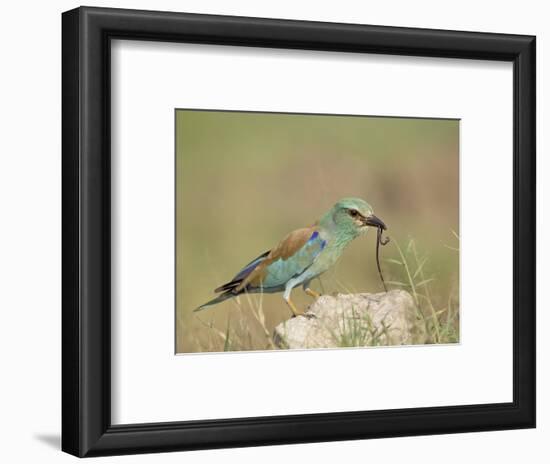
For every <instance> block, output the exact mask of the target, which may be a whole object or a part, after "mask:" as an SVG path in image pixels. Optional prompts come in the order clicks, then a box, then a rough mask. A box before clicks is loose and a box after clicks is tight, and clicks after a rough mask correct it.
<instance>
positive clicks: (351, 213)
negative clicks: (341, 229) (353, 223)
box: [349, 209, 359, 217]
mask: <svg viewBox="0 0 550 464" xmlns="http://www.w3.org/2000/svg"><path fill="white" fill-rule="evenodd" d="M349 214H350V216H351V217H357V215H358V214H359V211H357V210H356V209H350V210H349Z"/></svg>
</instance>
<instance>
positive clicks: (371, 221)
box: [365, 214, 386, 230]
mask: <svg viewBox="0 0 550 464" xmlns="http://www.w3.org/2000/svg"><path fill="white" fill-rule="evenodd" d="M365 225H367V226H371V227H378V228H380V229H382V230H386V224H384V222H383V221H382V219H378V218H377V217H376V216H375V215H374V214H371V215H370V216H368V217H366V218H365Z"/></svg>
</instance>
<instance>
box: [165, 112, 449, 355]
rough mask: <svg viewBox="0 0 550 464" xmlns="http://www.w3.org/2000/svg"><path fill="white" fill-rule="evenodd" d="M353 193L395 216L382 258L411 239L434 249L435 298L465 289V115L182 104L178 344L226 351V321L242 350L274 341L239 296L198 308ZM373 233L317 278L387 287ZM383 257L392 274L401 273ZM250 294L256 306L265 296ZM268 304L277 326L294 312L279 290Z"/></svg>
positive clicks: (299, 296) (340, 287) (356, 287)
mask: <svg viewBox="0 0 550 464" xmlns="http://www.w3.org/2000/svg"><path fill="white" fill-rule="evenodd" d="M349 196H354V197H360V198H363V199H365V200H366V201H367V202H369V203H370V204H371V205H372V206H373V208H374V211H375V214H376V215H377V216H378V217H380V218H381V219H382V220H383V221H384V222H385V223H386V225H387V226H388V229H389V230H388V234H389V235H390V236H391V237H392V240H393V242H391V243H390V245H388V246H386V247H382V248H381V258H382V259H383V260H384V259H388V258H389V259H392V258H396V257H397V255H398V251H397V249H396V247H395V243H398V244H400V245H402V246H406V243H407V241H408V240H409V239H410V238H413V239H414V240H415V243H416V248H417V249H418V250H420V252H422V253H423V255H425V256H426V257H427V258H428V261H427V264H426V265H425V266H424V272H427V273H428V274H429V276H430V277H433V278H434V281H433V282H432V283H431V284H430V286H431V294H432V298H433V300H434V301H435V303H436V304H437V305H441V306H444V305H445V304H446V302H447V300H449V298H450V295H451V294H454V295H455V296H456V295H457V294H458V274H459V256H458V253H457V248H458V241H457V238H456V237H455V235H454V234H453V231H454V232H456V234H458V233H459V229H458V228H459V121H458V120H443V119H411V118H387V117H366V116H365V117H363V116H361V117H358V116H326V115H301V114H280V113H253V112H227V111H197V110H177V111H176V253H177V256H176V272H177V274H176V351H177V352H198V351H222V350H223V349H224V338H223V334H224V333H227V332H228V327H229V330H231V327H237V328H238V327H240V329H241V332H243V330H244V336H246V337H248V339H247V343H246V347H241V348H240V349H266V348H267V347H266V346H265V341H264V338H265V337H264V338H263V334H262V330H265V329H262V328H261V327H259V326H258V324H250V325H247V324H246V321H243V318H246V317H247V316H246V314H247V313H246V311H243V310H242V308H239V307H238V305H237V304H236V302H235V301H231V300H228V301H226V302H223V303H221V304H219V305H217V306H213V307H210V308H208V309H206V310H204V311H201V312H199V313H193V312H192V311H193V309H194V308H196V307H197V306H199V305H200V304H202V303H204V302H206V301H207V300H209V299H211V298H212V297H213V296H214V294H213V289H214V288H215V287H217V286H218V285H221V284H223V283H225V282H227V281H229V280H230V279H231V278H232V277H233V276H234V275H235V274H236V273H237V272H238V271H239V270H240V269H241V267H242V266H244V265H245V264H246V263H248V262H249V261H251V260H252V259H253V258H255V257H256V256H258V255H259V254H261V253H263V252H264V251H266V250H268V249H270V248H271V247H273V246H274V245H276V244H277V243H278V241H279V240H281V239H282V238H283V237H284V236H285V235H286V234H287V233H288V232H289V231H291V230H293V229H296V228H299V227H304V226H307V225H309V224H312V223H313V222H314V221H315V220H316V219H318V218H319V217H320V216H321V215H322V214H323V213H324V212H325V211H327V210H328V209H329V208H330V207H331V206H332V205H333V204H334V203H335V202H336V201H337V200H338V199H340V198H342V197H349ZM375 239H376V233H375V231H374V230H373V231H372V232H371V233H370V234H368V235H367V237H362V238H360V239H358V240H355V241H354V242H352V244H351V245H350V246H349V247H348V248H347V249H346V251H345V252H344V254H343V256H342V258H341V259H340V261H339V262H338V264H337V265H336V266H335V268H334V269H333V270H332V271H329V272H327V273H326V274H324V275H323V276H322V278H321V283H319V281H316V282H315V283H314V284H313V288H315V289H317V290H319V289H321V286H320V285H322V290H323V292H324V293H332V292H335V291H338V292H378V291H382V286H381V283H380V279H379V276H378V273H377V270H376V262H375V254H374V252H375ZM382 267H383V270H384V274H385V277H386V280H392V277H393V276H392V273H394V272H397V271H398V270H397V271H395V270H394V269H393V267H392V265H391V263H389V262H385V261H382ZM390 287H391V285H390ZM292 295H293V301H294V302H295V303H296V304H297V305H298V306H299V307H301V306H305V305H307V304H309V303H311V298H310V297H308V296H307V295H305V294H304V293H303V292H302V290H301V288H297V289H295V290H294V291H293V294H292ZM241 298H243V297H241ZM249 298H250V299H251V300H253V301H252V302H250V301H245V303H246V304H249V305H250V304H252V305H256V304H258V299H259V298H260V297H259V296H258V295H250V296H249ZM240 302H241V303H242V300H240ZM261 304H262V309H263V312H264V313H265V327H267V329H268V330H272V329H273V327H275V325H276V324H278V323H279V322H281V321H282V320H284V319H288V317H289V315H290V313H289V310H288V307H287V306H286V304H285V302H284V300H283V299H282V295H281V294H271V295H264V296H263V297H262V300H261ZM256 326H258V327H256ZM241 335H243V334H241ZM225 348H227V347H225ZM236 349H239V348H236Z"/></svg>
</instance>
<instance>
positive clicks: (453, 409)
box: [62, 7, 535, 456]
mask: <svg viewBox="0 0 550 464" xmlns="http://www.w3.org/2000/svg"><path fill="white" fill-rule="evenodd" d="M62 51H63V73H62V74H63V76H62V77H63V340H62V341H63V379H62V380H63V381H62V388H63V392H62V396H63V414H62V447H63V450H64V451H66V452H68V453H71V454H74V455H76V456H97V455H109V454H124V453H142V452H159V451H175V450H191V449H201V448H219V447H234V446H252V445H263V444H278V443H300V442H313V441H327V440H344V439H346V440H347V439H361V438H373V437H393V436H403V435H420V434H438V433H454V432H466V431H482V430H497V429H510V428H525V427H534V426H535V38H534V37H532V36H519V35H506V34H493V33H491V34H489V33H477V32H457V31H442V30H425V29H411V28H395V27H382V26H366V25H353V24H335V23H315V22H305V21H288V20H276V19H259V18H244V17H228V16H211V15H197V14H185V13H168V12H147V11H134V10H117V9H104V8H88V7H81V8H78V9H76V10H72V11H69V12H66V13H64V14H63V50H62Z"/></svg>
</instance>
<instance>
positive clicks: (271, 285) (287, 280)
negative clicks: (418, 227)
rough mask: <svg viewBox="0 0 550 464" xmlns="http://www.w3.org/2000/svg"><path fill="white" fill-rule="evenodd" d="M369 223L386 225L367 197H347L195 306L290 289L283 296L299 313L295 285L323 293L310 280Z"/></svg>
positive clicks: (255, 260) (293, 233) (296, 312)
mask: <svg viewBox="0 0 550 464" xmlns="http://www.w3.org/2000/svg"><path fill="white" fill-rule="evenodd" d="M368 226H371V227H378V228H383V229H385V228H386V226H385V224H384V223H383V222H382V221H381V220H380V219H378V218H377V217H376V216H374V214H373V212H372V208H371V206H370V205H369V204H368V203H367V202H365V201H364V200H361V199H359V198H344V199H342V200H340V201H339V202H337V203H336V204H335V205H334V206H333V207H332V208H331V209H330V210H329V211H328V212H327V213H326V214H325V215H323V216H322V217H321V219H320V220H319V221H317V222H316V223H315V224H313V225H312V226H310V227H305V228H303V229H298V230H295V231H293V232H291V233H290V234H288V235H287V236H286V237H285V238H284V239H283V240H282V241H281V242H280V243H279V244H278V245H277V246H276V247H275V248H273V249H271V250H269V251H266V252H265V253H263V254H262V255H260V256H258V257H257V258H256V259H254V260H252V261H251V262H250V263H248V264H247V265H246V266H244V267H243V268H242V269H241V270H240V271H239V272H238V273H237V274H236V275H235V277H233V279H231V281H229V282H228V283H226V284H224V285H222V286H221V287H218V288H217V289H216V290H215V292H216V293H220V295H219V296H218V297H217V298H214V299H213V300H210V301H209V302H207V303H205V304H203V305H201V306H199V307H198V308H197V309H195V311H199V310H202V309H205V308H206V307H208V306H212V305H214V304H217V303H220V302H221V301H224V300H227V299H228V298H232V297H234V296H236V295H239V294H241V293H244V292H248V293H258V292H265V293H274V292H284V294H283V298H284V299H285V301H286V303H287V304H288V306H289V307H290V309H291V311H292V313H293V315H294V316H296V315H298V314H299V311H298V310H297V308H296V306H295V305H294V303H293V302H292V301H291V299H290V293H291V291H292V289H293V288H294V287H297V286H299V285H302V286H303V288H304V290H305V292H306V293H308V294H309V295H311V296H314V297H318V296H319V295H318V294H317V293H316V292H314V291H313V290H311V289H310V288H309V284H310V282H311V281H312V280H313V279H315V278H316V277H318V276H319V275H321V274H322V273H323V272H325V271H327V270H328V269H329V268H330V267H331V266H333V265H334V263H335V262H336V261H337V260H338V258H339V257H340V255H341V254H342V252H343V250H344V248H345V247H346V245H347V244H348V243H349V242H351V241H352V240H353V239H355V238H356V237H358V236H360V235H363V234H365V233H366V231H367V229H368Z"/></svg>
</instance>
